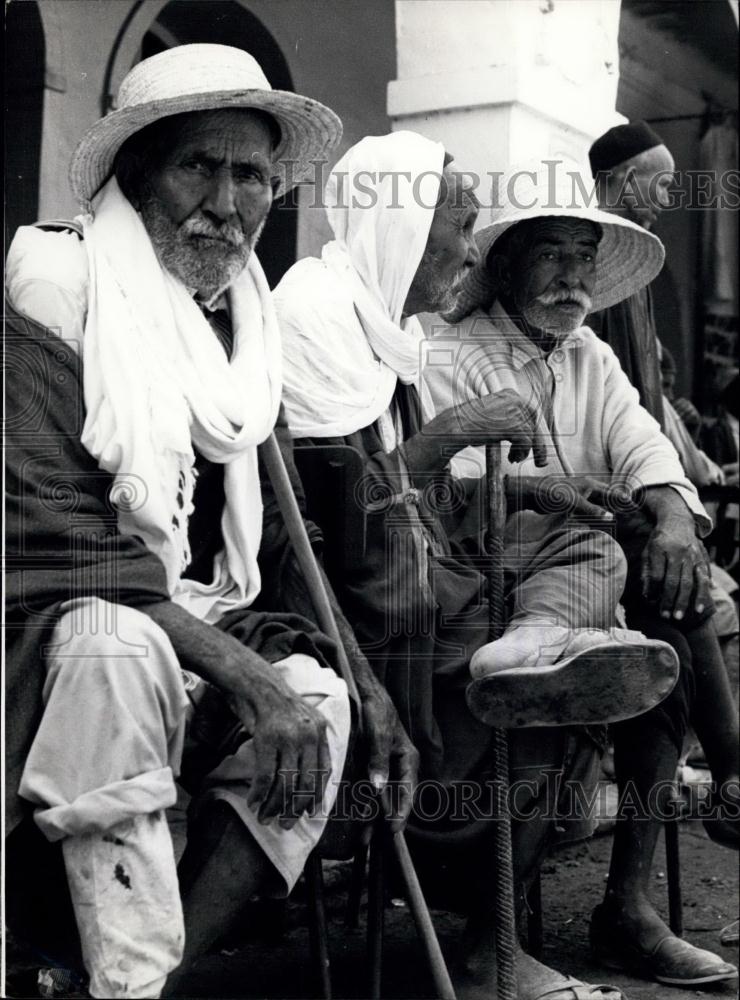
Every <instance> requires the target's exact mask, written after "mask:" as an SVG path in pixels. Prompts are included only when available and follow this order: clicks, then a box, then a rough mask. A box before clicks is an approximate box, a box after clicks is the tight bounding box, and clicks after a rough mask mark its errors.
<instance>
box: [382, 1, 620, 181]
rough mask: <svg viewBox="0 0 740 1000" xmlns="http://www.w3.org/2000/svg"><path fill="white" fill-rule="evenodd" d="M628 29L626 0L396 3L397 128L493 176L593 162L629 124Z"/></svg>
mask: <svg viewBox="0 0 740 1000" xmlns="http://www.w3.org/2000/svg"><path fill="white" fill-rule="evenodd" d="M618 28H619V0H396V36H397V52H398V76H397V79H396V80H393V81H391V83H390V84H389V86H388V114H389V116H390V118H391V120H392V127H393V129H394V130H398V129H404V128H408V129H413V130H415V131H417V132H421V133H422V134H424V135H427V136H429V138H432V139H437V140H439V141H442V142H444V144H445V146H446V148H447V149H448V151H449V152H450V153H452V154H453V155H454V156H455V159H456V161H457V162H458V164H459V165H460V166H461V167H463V168H465V169H466V170H471V171H475V172H476V173H477V174H478V175H479V176H480V177H481V178H485V177H486V176H487V174H488V172H489V171H501V170H506V169H507V168H508V167H510V166H511V165H512V164H518V163H521V162H523V161H525V160H531V159H535V158H537V159H543V158H556V157H563V158H566V159H569V160H576V161H578V162H581V163H586V162H587V156H586V154H587V152H588V147H589V146H590V144H591V142H593V140H594V139H595V138H596V137H597V136H599V135H601V133H602V132H604V131H606V130H607V129H608V128H610V127H611V126H612V125H615V124H618V123H620V122H622V121H624V120H625V119H624V118H623V117H622V116H621V115H619V114H617V112H616V111H615V104H616V96H617V83H618V80H619V68H618V59H619V56H618V48H617V33H618ZM489 187H490V182H489ZM481 193H482V194H484V193H485V194H487V193H488V189H486V190H485V191H484V190H483V189H481Z"/></svg>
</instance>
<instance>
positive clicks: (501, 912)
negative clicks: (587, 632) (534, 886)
mask: <svg viewBox="0 0 740 1000" xmlns="http://www.w3.org/2000/svg"><path fill="white" fill-rule="evenodd" d="M501 447H502V446H501V445H500V444H491V445H487V446H486V502H487V505H488V511H487V513H488V555H489V562H488V574H487V575H488V631H489V639H490V640H494V639H498V638H499V637H500V636H501V634H502V632H503V630H504V528H505V525H506V497H505V494H504V478H503V470H502V464H501ZM493 746H494V754H495V760H494V772H493V777H494V796H495V807H496V811H495V816H496V819H495V820H494V853H495V858H496V874H495V879H494V890H495V894H496V900H495V904H494V905H495V911H494V912H495V917H496V919H495V938H496V982H497V987H498V990H497V997H498V1000H516V996H517V988H516V967H515V962H514V951H515V945H516V917H515V914H514V871H513V856H512V849H511V817H510V815H509V803H508V797H509V741H508V735H507V732H506V730H505V729H501V728H498V727H496V728H494V730H493Z"/></svg>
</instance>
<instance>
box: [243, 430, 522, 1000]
mask: <svg viewBox="0 0 740 1000" xmlns="http://www.w3.org/2000/svg"><path fill="white" fill-rule="evenodd" d="M260 452H261V456H262V460H263V461H264V463H265V467H266V469H267V473H268V475H269V477H270V482H271V483H272V487H273V489H274V490H275V496H276V498H277V502H278V506H279V507H280V512H281V514H282V515H283V519H284V521H285V525H286V528H287V530H288V536H289V538H290V540H291V543H292V545H293V548H294V550H295V553H296V557H297V559H298V563H299V565H300V567H301V572H302V573H303V575H304V578H305V581H306V584H307V586H308V591H309V594H310V595H311V601H312V602H313V606H314V610H315V611H316V617H317V619H318V624H319V627H320V628H321V630H322V631H323V632H324V633H325V634H326V635H328V636H329V638H330V639H333V640H334V642H335V644H336V647H337V660H338V664H339V672H340V673H341V675H342V678H343V680H344V681H345V683H346V684H347V689H348V691H349V695H350V698H352V700H353V701H354V702H355V704H356V706H357V708H358V720H359V725H360V727H361V725H362V712H361V705H360V696H359V693H358V691H357V684H356V683H355V678H354V676H353V674H352V669H351V667H350V665H349V660H348V659H347V653H346V651H345V649H344V645H343V644H342V640H341V637H340V635H339V629H338V628H337V622H336V619H335V617H334V612H333V611H332V607H331V603H330V601H329V595H328V593H327V590H326V586H325V585H324V578H323V577H322V575H321V571H320V569H319V566H318V562H317V561H316V556H315V555H314V551H313V549H312V548H311V543H310V541H309V538H308V533H307V531H306V526H305V524H304V523H303V518H302V517H301V512H300V510H299V508H298V503H297V501H296V498H295V494H294V493H293V487H292V485H291V482H290V478H289V476H288V470H287V469H286V468H285V462H284V461H283V456H282V455H281V454H280V447H279V445H278V443H277V439H276V437H275V435H274V434H271V435H270V436H269V438H268V439H267V440H266V441H265V442H264V444H262V446H261V449H260ZM507 787H508V786H507ZM382 806H383V810H384V812H385V814H386V816H389V815H390V811H391V810H390V806H391V803H390V798H389V796H388V794H387V789H386V790H385V792H384V793H383V796H382ZM392 844H393V850H394V853H395V855H396V860H397V862H398V866H399V868H400V871H401V876H402V878H403V881H404V885H405V886H406V897H407V901H408V904H409V909H410V910H411V914H412V916H413V918H414V922H415V923H416V929H417V931H418V933H419V937H420V938H421V942H422V944H423V946H424V951H425V952H426V956H427V960H428V962H429V968H430V970H431V973H432V978H433V979H434V985H435V987H436V990H437V995H438V996H439V998H440V1000H455V990H454V988H453V986H452V981H451V979H450V974H449V972H448V971H447V965H446V964H445V960H444V956H443V955H442V949H441V948H440V946H439V941H438V940H437V935H436V933H435V930H434V924H433V923H432V918H431V916H430V914H429V909H428V907H427V905H426V900H425V899H424V894H423V893H422V890H421V886H420V885H419V879H418V876H417V874H416V871H415V869H414V865H413V862H412V860H411V856H410V854H409V849H408V846H407V844H406V838H405V837H404V835H403V833H402V832H401V831H399V832H397V833H394V834H393V837H392ZM501 1000H505V998H504V997H501Z"/></svg>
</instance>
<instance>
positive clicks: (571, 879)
mask: <svg viewBox="0 0 740 1000" xmlns="http://www.w3.org/2000/svg"><path fill="white" fill-rule="evenodd" d="M680 839H681V859H682V888H683V896H684V925H685V936H686V937H687V938H688V939H689V940H691V941H692V942H693V943H695V944H697V945H700V946H702V947H705V948H709V949H711V950H713V951H716V952H720V953H721V954H722V955H724V956H725V957H726V958H727V959H728V960H730V961H733V962H734V963H735V964H737V962H738V955H737V948H736V947H735V948H723V947H722V946H721V945H720V943H719V931H720V929H721V928H722V927H723V926H725V925H726V924H728V923H729V922H730V921H731V920H734V919H735V918H736V917H737V914H738V875H737V855H736V854H735V853H734V852H732V851H728V850H723V849H722V848H720V847H717V846H716V845H714V844H712V843H711V842H710V841H709V840H707V839H706V837H705V836H704V833H703V830H702V829H701V827H700V825H699V824H697V823H683V824H682V826H681V838H680ZM610 848H611V837H610V836H609V835H602V836H598V837H596V838H594V839H593V840H592V841H590V842H589V843H587V844H579V845H576V846H573V847H570V848H567V849H566V850H564V851H562V852H560V853H559V854H558V855H557V856H555V857H554V858H553V859H551V860H550V861H548V862H547V864H546V865H545V867H544V872H543V900H544V922H545V928H544V929H545V948H544V954H543V959H544V960H545V961H546V962H548V964H550V965H553V966H556V967H558V968H560V969H563V970H567V971H568V972H569V973H571V974H573V975H575V976H577V977H578V978H580V979H582V980H585V981H587V982H588V981H590V982H603V981H604V978H605V976H606V978H607V981H609V982H612V983H614V984H616V985H619V986H620V987H622V988H623V989H624V990H625V993H626V995H627V996H628V997H629V998H630V1000H687V998H688V997H691V996H694V995H696V993H698V992H699V991H698V990H680V989H673V988H669V987H664V986H659V985H658V984H656V983H647V982H644V981H640V980H637V979H632V978H630V977H628V976H626V975H623V974H620V973H605V972H604V970H603V969H599V968H597V967H596V966H594V964H593V963H592V961H591V960H590V959H589V955H588V949H587V938H588V920H589V915H590V913H591V910H592V908H593V907H594V906H595V905H596V903H597V902H598V901H599V899H600V898H601V894H602V891H603V885H604V878H605V874H606V870H607V864H608V859H609V852H610ZM346 881H347V873H346V870H344V869H343V868H338V869H337V868H335V869H333V870H332V872H331V873H330V883H331V884H330V887H329V892H328V911H329V917H330V939H331V956H332V963H333V976H334V984H335V996H336V997H338V998H341V997H346V998H358V997H363V996H367V992H363V989H364V987H365V983H366V982H367V980H366V978H365V975H366V973H365V965H364V961H365V959H364V949H363V929H364V913H363V924H362V926H361V928H360V929H359V930H356V931H348V930H346V929H345V927H344V926H343V924H342V915H343V902H344V898H345V897H344V886H345V884H346ZM653 881H654V893H653V896H654V899H655V901H656V904H657V905H658V906H659V908H660V909H661V910H662V912H663V913H666V911H667V897H666V888H665V858H664V854H663V850H662V846H661V848H660V849H659V853H658V857H657V859H656V864H655V866H654V869H653ZM299 896H300V892H299ZM434 917H435V923H436V925H437V928H438V932H439V936H440V941H441V943H442V947H443V949H444V950H445V953H446V954H447V956H448V957H452V956H453V954H454V945H455V939H456V936H457V933H458V931H459V929H460V926H461V920H460V918H459V917H456V916H453V915H451V914H448V913H442V912H439V913H435V914H434ZM250 925H251V926H250ZM228 944H229V947H228V948H225V949H222V950H221V951H220V952H219V953H214V954H213V955H210V956H209V957H207V958H206V959H204V960H203V961H202V962H201V963H200V964H199V966H198V968H197V969H196V971H195V974H194V976H193V981H192V990H191V995H192V996H193V997H208V998H211V1000H216V998H222V997H223V998H225V997H276V998H277V997H307V996H312V995H315V994H314V993H312V992H311V990H312V980H311V965H310V957H309V956H310V953H309V946H308V936H307V932H306V929H305V910H304V907H303V906H302V905H301V904H300V903H295V904H292V905H291V906H290V908H289V910H288V912H287V914H286V915H284V917H282V918H281V917H280V915H279V914H277V913H275V912H271V911H270V910H265V909H264V907H263V906H262V908H255V909H254V910H253V912H252V913H251V921H249V922H248V923H247V924H245V927H244V930H243V935H242V936H241V937H239V938H234V939H232V940H231V941H230V942H228ZM736 994H737V981H735V982H733V983H730V984H725V985H724V986H723V987H721V988H718V989H715V991H714V992H713V994H708V995H715V996H718V997H722V998H725V997H731V996H735V995H736ZM383 995H384V997H387V998H409V1000H411V998H414V1000H415V998H426V997H431V996H433V993H432V991H431V988H430V983H429V979H428V976H427V973H426V970H425V967H424V964H423V961H422V956H421V953H420V950H419V947H418V944H417V941H416V935H415V931H414V928H413V922H412V920H411V917H410V915H409V913H408V911H407V910H405V909H404V908H400V907H397V906H393V905H390V906H389V907H388V908H387V910H386V944H385V972H384V982H383Z"/></svg>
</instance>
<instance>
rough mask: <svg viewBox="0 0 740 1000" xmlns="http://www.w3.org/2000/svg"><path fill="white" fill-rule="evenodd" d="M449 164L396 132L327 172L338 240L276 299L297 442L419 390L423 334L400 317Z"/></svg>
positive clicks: (304, 265) (301, 268)
mask: <svg viewBox="0 0 740 1000" xmlns="http://www.w3.org/2000/svg"><path fill="white" fill-rule="evenodd" d="M443 167H444V147H443V146H442V144H441V143H438V142H432V141H431V140H430V139H426V138H424V137H423V136H421V135H418V134H417V133H415V132H394V133H393V134H391V135H386V136H371V137H368V138H366V139H362V140H361V141H360V142H358V143H357V144H356V145H355V146H353V147H352V148H351V149H350V150H349V151H348V152H347V153H346V154H345V155H344V156H343V157H342V159H341V160H340V161H339V162H338V163H337V165H336V166H335V167H334V169H333V170H332V172H331V175H330V177H329V181H328V183H327V185H326V191H325V203H326V212H327V216H328V219H329V224H330V225H331V228H332V231H333V233H334V237H335V239H334V240H333V241H332V242H331V243H328V244H327V245H326V246H325V247H324V249H323V251H322V254H321V259H320V260H319V259H318V258H308V259H306V260H301V261H299V262H298V263H297V264H295V265H294V266H293V267H292V268H291V269H290V270H289V271H288V273H287V274H286V275H285V277H284V278H283V279H282V281H281V282H280V284H279V285H278V287H277V288H276V289H275V292H274V293H273V297H274V301H275V306H276V309H277V315H278V322H279V324H280V331H281V336H282V341H283V399H284V402H285V408H286V413H287V417H288V423H289V425H290V429H291V432H292V434H293V436H294V437H333V436H345V435H347V434H351V433H353V432H354V431H357V430H360V429H362V428H364V427H367V426H369V425H370V424H372V423H373V422H374V421H375V420H377V419H378V417H380V416H381V415H382V414H384V413H385V412H386V411H387V409H388V406H389V404H390V401H391V399H392V397H393V393H394V391H395V388H396V384H397V380H398V379H400V380H401V381H402V382H404V383H406V384H412V383H414V384H418V382H419V371H420V368H421V363H422V357H421V354H422V349H423V341H424V334H423V331H422V328H421V324H420V323H419V321H418V320H417V319H416V318H415V317H410V318H408V319H404V318H403V316H402V314H403V307H404V304H405V302H406V298H407V296H408V293H409V289H410V287H411V283H412V281H413V279H414V275H415V274H416V271H417V268H418V266H419V262H420V261H421V258H422V255H423V253H424V249H425V247H426V243H427V239H428V237H429V230H430V227H431V224H432V217H433V215H434V209H435V206H436V203H437V199H438V197H439V191H440V182H441V175H442V170H443Z"/></svg>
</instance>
